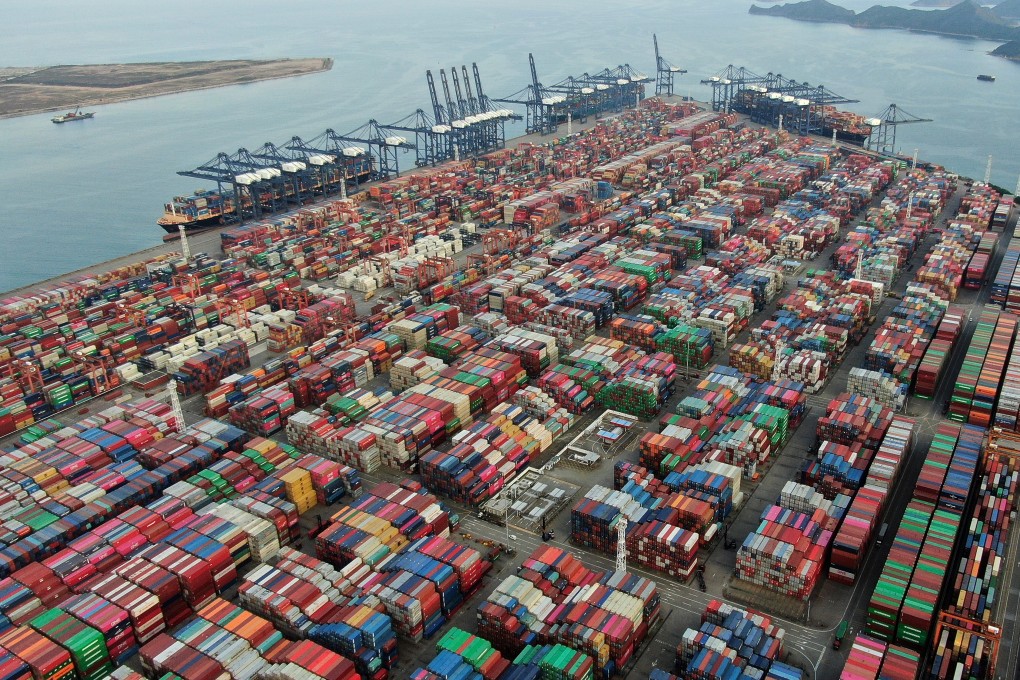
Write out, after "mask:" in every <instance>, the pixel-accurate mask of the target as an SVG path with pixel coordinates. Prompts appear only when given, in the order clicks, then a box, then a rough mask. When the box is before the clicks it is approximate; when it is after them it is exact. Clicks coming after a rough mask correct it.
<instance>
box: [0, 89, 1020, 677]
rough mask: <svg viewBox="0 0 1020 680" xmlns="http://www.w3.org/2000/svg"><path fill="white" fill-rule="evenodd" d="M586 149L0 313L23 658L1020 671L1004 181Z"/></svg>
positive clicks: (550, 672) (485, 668)
mask: <svg viewBox="0 0 1020 680" xmlns="http://www.w3.org/2000/svg"><path fill="white" fill-rule="evenodd" d="M465 78H466V71H465ZM632 104H633V102H632ZM621 108H622V107H621ZM547 122H548V121H547ZM579 130H580V131H578V132H574V133H572V134H569V135H563V136H560V137H555V136H553V135H548V134H546V135H540V134H533V135H530V136H529V137H527V138H525V139H524V140H519V141H518V142H517V143H514V144H513V145H510V144H508V146H507V148H505V149H498V150H491V151H490V150H486V151H485V152H484V153H481V150H479V151H480V153H479V154H478V155H476V156H475V157H472V158H469V159H458V160H454V159H449V160H447V161H445V162H442V163H439V164H437V165H434V166H433V167H427V168H421V169H419V170H418V171H415V172H414V173H412V174H405V175H404V176H402V177H392V178H389V179H383V180H382V181H376V182H371V183H368V184H365V185H364V186H363V187H362V186H359V187H357V188H358V191H357V193H354V194H352V195H350V196H348V197H346V198H340V197H337V198H336V199H335V200H329V201H326V202H325V203H323V204H320V205H318V206H313V207H307V208H303V209H301V210H298V211H295V212H292V213H284V214H282V215H277V216H275V217H274V218H272V219H269V220H262V221H254V222H251V223H249V224H245V225H240V226H233V227H228V228H226V229H222V230H219V231H217V232H213V234H203V235H201V236H200V237H197V238H195V237H190V238H189V239H188V241H185V242H183V243H180V244H179V247H180V250H179V251H178V252H170V253H166V254H162V255H159V256H157V257H154V258H150V259H148V260H143V261H139V262H136V263H132V264H125V265H124V266H122V267H118V268H116V269H113V270H111V271H108V272H104V273H97V274H93V275H83V276H79V277H77V278H72V279H69V280H66V281H63V282H61V283H59V284H56V285H47V286H42V287H39V288H37V289H35V290H33V291H31V292H28V293H24V294H21V295H18V296H11V297H8V298H7V299H4V300H2V301H0V369H2V372H0V376H2V377H0V398H2V403H0V435H2V437H3V439H2V440H0V456H2V468H0V493H2V496H3V497H2V499H0V525H2V529H3V531H2V533H0V654H2V655H3V664H4V668H5V669H6V670H7V673H6V675H5V677H10V678H12V679H15V678H28V677H33V678H57V677H65V676H66V677H68V678H79V679H81V680H85V679H86V678H87V679H89V680H91V679H92V678H97V679H98V678H103V677H108V676H111V674H112V677H119V678H133V677H148V678H161V677H180V678H183V679H185V680H191V679H193V678H194V679H196V680H197V679H202V680H204V679H205V678H222V677H233V678H246V679H247V678H265V679H267V680H275V679H277V678H281V679H283V678H297V677H302V678H303V677H313V678H314V677H320V678H328V679H331V680H339V679H343V680H354V679H355V678H371V679H372V680H384V679H385V678H388V677H395V678H405V677H410V678H414V679H415V680H434V679H443V680H446V679H449V678H485V680H517V679H518V678H520V679H521V680H524V679H533V678H539V677H541V678H564V679H571V680H574V679H577V680H588V679H591V680H595V679H596V678H599V679H602V680H608V679H609V678H655V679H657V680H669V679H671V678H685V679H689V678H698V679H701V678H704V679H706V680H707V679H715V678H720V679H721V678H731V677H738V676H741V674H743V675H746V676H748V677H756V678H770V679H774V680H787V679H788V680H814V679H815V678H834V677H840V674H841V673H842V677H862V678H863V677H873V678H877V677H888V678H897V679H898V678H921V677H923V678H928V677H933V678H952V677H976V678H996V677H1013V675H1014V674H1015V673H1016V672H1017V670H1016V669H1017V665H1016V660H1017V655H1018V653H1020V646H1018V644H1017V640H1016V638H1017V635H1018V632H1017V629H1016V626H1015V625H1014V620H1013V617H1012V614H1011V613H1010V612H1011V608H1012V607H1014V606H1015V602H1014V601H1015V598H1016V596H1017V590H1018V589H1017V587H1016V584H1014V579H1013V569H1014V565H1015V564H1017V557H1016V550H1017V548H1016V546H1017V544H1018V541H1017V538H1016V537H1014V536H1012V535H1011V531H1010V529H1011V524H1012V522H1011V519H1012V517H1013V514H1012V513H1013V512H1014V503H1015V496H1016V490H1017V489H1016V486H1017V479H1018V474H1020V470H1018V468H1017V465H1018V463H1017V461H1018V459H1020V434H1017V428H1018V425H1017V417H1018V411H1020V392H1018V389H1020V388H1018V387H1017V384H1018V381H1020V377H1018V376H1020V361H1018V359H1017V357H1018V355H1020V352H1017V348H1016V343H1017V337H1016V336H1017V322H1018V318H1020V317H1017V316H1016V315H1015V313H1014V312H1015V311H1016V305H1013V304H1012V303H1013V302H1017V300H1014V298H1015V297H1017V295H1020V292H1016V291H1014V288H1016V287H1017V285H1018V284H1017V281H1018V280H1020V279H1018V277H1020V270H1017V266H1018V264H1017V254H1018V253H1020V246H1018V242H1017V240H1016V239H1009V238H1007V237H1006V234H1012V233H1013V227H1014V222H1015V219H1016V216H1015V211H1013V209H1012V201H1011V198H1010V197H1008V196H1007V197H1003V196H1001V195H1000V194H999V192H998V191H996V190H995V189H993V188H992V187H990V186H987V185H984V184H981V183H973V182H970V181H968V180H966V179H965V178H960V177H957V176H955V175H953V174H952V173H951V172H950V171H947V170H944V169H941V168H930V167H928V168H927V169H921V168H919V167H911V165H910V164H909V163H907V162H903V161H900V160H895V159H889V158H883V157H879V156H877V155H874V154H869V153H866V152H864V151H862V150H861V149H859V148H852V147H846V146H844V145H835V144H833V143H832V142H830V141H828V140H821V139H819V138H814V137H806V136H797V135H794V134H790V133H789V132H787V131H780V130H776V129H774V128H773V129H770V128H765V127H760V126H758V125H756V124H753V123H751V122H750V121H749V120H748V119H746V118H744V117H741V116H738V115H736V114H733V113H721V112H719V111H713V110H712V109H711V107H710V106H706V105H697V104H695V103H694V102H690V101H686V100H679V99H677V98H672V97H669V98H663V99H660V98H652V99H645V100H643V101H641V103H640V106H639V107H637V108H630V109H626V110H621V111H619V112H618V113H614V115H611V116H608V117H604V118H601V119H600V120H598V121H597V123H595V122H592V123H591V124H588V125H586V126H583V127H581V126H579ZM198 244H202V248H203V249H204V250H205V251H206V252H202V253H198V252H197V250H198ZM192 251H195V253H196V254H192ZM1014 293H1016V295H1014ZM1018 304H1020V302H1018ZM114 669H116V670H114Z"/></svg>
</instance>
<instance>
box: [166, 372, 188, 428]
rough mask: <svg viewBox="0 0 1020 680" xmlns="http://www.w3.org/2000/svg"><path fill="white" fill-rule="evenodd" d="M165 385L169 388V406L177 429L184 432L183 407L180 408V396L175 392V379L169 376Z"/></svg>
mask: <svg viewBox="0 0 1020 680" xmlns="http://www.w3.org/2000/svg"><path fill="white" fill-rule="evenodd" d="M167 387H168V388H169V390H170V408H171V409H172V410H173V412H174V420H176V421H177V431H178V432H184V429H185V428H186V427H187V424H186V423H185V422H184V409H182V408H181V398H180V396H179V395H178V394H177V381H176V380H174V379H172V378H171V379H170V382H169V383H168V384H167Z"/></svg>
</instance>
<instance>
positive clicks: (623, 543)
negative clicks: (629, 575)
mask: <svg viewBox="0 0 1020 680" xmlns="http://www.w3.org/2000/svg"><path fill="white" fill-rule="evenodd" d="M616 532H617V533H616V571H620V572H624V571H627V516H626V515H624V514H623V513H620V521H619V523H617V525H616Z"/></svg>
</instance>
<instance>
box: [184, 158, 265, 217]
mask: <svg viewBox="0 0 1020 680" xmlns="http://www.w3.org/2000/svg"><path fill="white" fill-rule="evenodd" d="M177 174H178V175H181V176H182V177H194V178H196V179H204V180H207V181H212V182H216V188H217V191H219V192H220V193H224V192H225V191H226V190H227V188H228V187H229V189H230V192H231V193H233V195H234V205H235V206H236V210H237V218H238V219H239V220H240V221H242V222H243V221H244V218H245V216H246V215H247V214H249V213H250V214H251V215H252V216H253V217H255V218H256V219H257V218H259V217H261V216H262V198H261V194H262V192H263V190H264V188H265V187H266V186H267V183H266V180H265V179H263V178H262V177H261V176H260V175H258V174H256V173H252V172H251V167H250V166H248V165H240V164H238V163H237V161H236V160H235V159H234V158H233V157H231V156H230V155H229V154H226V153H223V152H220V153H218V154H216V156H215V157H214V158H212V159H211V160H208V161H206V162H205V163H203V164H202V165H200V166H198V167H197V168H195V169H193V170H180V171H178V173H177Z"/></svg>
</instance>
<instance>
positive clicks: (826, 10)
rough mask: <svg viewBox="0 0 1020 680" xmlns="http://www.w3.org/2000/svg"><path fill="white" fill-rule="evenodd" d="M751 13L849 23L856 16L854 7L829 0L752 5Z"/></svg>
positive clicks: (801, 19) (800, 19)
mask: <svg viewBox="0 0 1020 680" xmlns="http://www.w3.org/2000/svg"><path fill="white" fill-rule="evenodd" d="M750 13H751V14H764V15H766V16H770V17H786V18H787V19H796V20H797V21H823V22H826V23H832V24H849V23H850V22H851V21H852V20H853V18H854V17H855V16H856V14H857V13H856V12H854V11H853V10H852V9H847V8H845V7H840V6H839V5H834V4H832V3H831V2H827V0H806V2H792V3H789V4H786V5H773V6H772V7H758V6H757V5H751V9H750Z"/></svg>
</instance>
